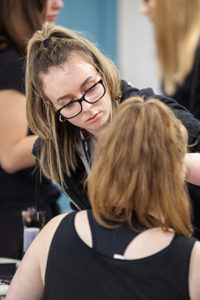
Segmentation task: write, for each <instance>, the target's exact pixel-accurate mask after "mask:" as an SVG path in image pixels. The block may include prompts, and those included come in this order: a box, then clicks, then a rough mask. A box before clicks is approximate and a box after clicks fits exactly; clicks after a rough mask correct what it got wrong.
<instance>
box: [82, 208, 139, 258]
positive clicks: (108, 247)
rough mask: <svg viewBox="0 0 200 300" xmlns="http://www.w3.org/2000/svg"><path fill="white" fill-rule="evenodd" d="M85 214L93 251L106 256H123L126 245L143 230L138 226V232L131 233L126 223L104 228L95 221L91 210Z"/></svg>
mask: <svg viewBox="0 0 200 300" xmlns="http://www.w3.org/2000/svg"><path fill="white" fill-rule="evenodd" d="M87 214H88V220H89V225H90V229H91V235H92V242H93V249H95V250H96V251H98V252H100V253H101V254H103V255H106V256H110V257H113V256H114V255H115V254H117V255H120V256H123V254H124V251H125V249H126V247H127V246H128V244H129V243H130V242H131V241H132V240H133V239H134V238H135V237H136V236H137V235H138V234H139V233H140V232H141V230H142V228H143V229H144V227H142V226H138V228H137V229H138V231H137V232H136V231H133V230H132V229H131V228H130V227H129V225H128V224H127V223H123V224H120V225H119V226H118V227H117V228H112V229H110V228H106V227H103V226H101V225H100V224H99V223H98V222H97V221H96V220H95V218H94V216H93V213H92V210H88V211H87ZM108 223H109V222H108ZM113 224H114V223H113Z"/></svg>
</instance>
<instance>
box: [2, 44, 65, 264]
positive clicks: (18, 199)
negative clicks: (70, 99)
mask: <svg viewBox="0 0 200 300" xmlns="http://www.w3.org/2000/svg"><path fill="white" fill-rule="evenodd" d="M24 64H25V59H24V57H23V56H22V55H21V54H20V53H19V52H18V51H17V49H15V48H14V47H11V48H9V49H7V50H5V51H2V52H0V90H4V89H13V90H17V91H19V92H21V93H24ZM8 101H9V99H8ZM29 134H31V133H30V132H29ZM33 170H34V168H27V169H23V170H20V171H18V172H16V173H14V174H8V173H6V172H5V170H3V169H2V168H1V167H0V191H1V193H0V256H1V257H11V258H16V259H20V258H21V257H22V254H23V224H22V217H21V211H22V210H23V209H26V208H27V207H31V206H35V173H34V174H33ZM59 195H60V192H59V190H58V189H57V187H56V186H54V185H53V184H52V183H51V182H50V181H49V180H47V179H45V178H42V183H41V184H39V194H38V197H39V201H40V205H41V206H40V207H41V209H42V210H43V209H44V210H45V211H46V219H47V221H48V220H49V219H50V218H52V217H53V216H55V215H57V214H58V213H59V210H58V206H57V203H56V201H57V199H58V197H59Z"/></svg>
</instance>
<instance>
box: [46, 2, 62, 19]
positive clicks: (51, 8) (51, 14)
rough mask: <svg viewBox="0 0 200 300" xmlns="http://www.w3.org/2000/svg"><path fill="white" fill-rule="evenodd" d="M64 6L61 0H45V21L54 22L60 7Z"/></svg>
mask: <svg viewBox="0 0 200 300" xmlns="http://www.w3.org/2000/svg"><path fill="white" fill-rule="evenodd" d="M63 6H64V3H63V1H62V0H47V9H46V21H48V22H49V23H52V24H53V23H55V22H56V19H57V16H58V14H59V11H60V9H61V8H62V7H63Z"/></svg>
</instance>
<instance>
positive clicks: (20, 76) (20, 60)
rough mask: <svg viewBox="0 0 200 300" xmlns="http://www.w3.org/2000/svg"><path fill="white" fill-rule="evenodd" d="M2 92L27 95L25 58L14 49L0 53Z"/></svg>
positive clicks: (0, 83) (0, 85)
mask: <svg viewBox="0 0 200 300" xmlns="http://www.w3.org/2000/svg"><path fill="white" fill-rule="evenodd" d="M0 63H1V68H0V90H5V89H9V90H17V91H19V92H21V93H22V94H25V57H24V56H22V55H21V54H20V53H19V52H18V51H17V50H16V49H15V48H14V47H12V48H9V49H7V50H5V51H1V52H0Z"/></svg>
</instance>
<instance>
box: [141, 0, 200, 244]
mask: <svg viewBox="0 0 200 300" xmlns="http://www.w3.org/2000/svg"><path fill="white" fill-rule="evenodd" d="M140 10H141V12H142V13H143V14H145V15H147V16H148V17H149V19H150V21H151V22H152V24H153V28H154V33H155V44H156V49H157V57H158V66H159V71H160V78H161V85H162V91H163V94H164V95H165V96H170V97H172V98H173V99H175V100H176V101H177V102H178V103H180V104H182V105H183V106H185V107H186V108H187V109H188V110H189V111H191V112H192V114H193V115H194V116H195V117H196V118H198V119H200V0H192V1H188V0H145V1H143V2H142V4H141V9H140ZM187 121H188V120H187V119H186V120H185V122H187ZM199 139H200V137H199ZM197 151H199V150H197ZM188 187H189V192H190V197H191V199H192V202H193V205H194V211H196V212H197V211H200V201H199V199H200V188H199V187H197V186H195V185H192V184H189V185H188ZM194 223H195V224H196V228H197V230H198V232H199V233H198V237H199V238H200V230H199V229H200V220H199V218H198V215H197V214H194Z"/></svg>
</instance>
